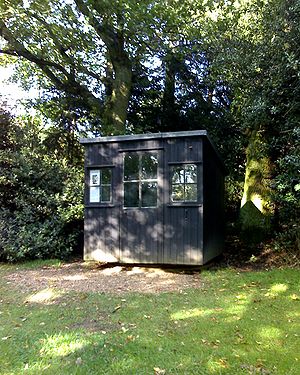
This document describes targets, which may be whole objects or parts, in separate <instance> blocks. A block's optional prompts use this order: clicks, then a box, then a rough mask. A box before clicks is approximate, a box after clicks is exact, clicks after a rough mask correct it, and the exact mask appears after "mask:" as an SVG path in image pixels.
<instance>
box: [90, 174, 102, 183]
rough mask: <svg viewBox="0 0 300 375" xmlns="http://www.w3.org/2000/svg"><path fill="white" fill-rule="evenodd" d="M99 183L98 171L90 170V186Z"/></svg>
mask: <svg viewBox="0 0 300 375" xmlns="http://www.w3.org/2000/svg"><path fill="white" fill-rule="evenodd" d="M97 185H100V171H99V170H90V186H97Z"/></svg>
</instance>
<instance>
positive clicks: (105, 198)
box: [101, 185, 110, 202]
mask: <svg viewBox="0 0 300 375" xmlns="http://www.w3.org/2000/svg"><path fill="white" fill-rule="evenodd" d="M101 202H110V185H104V186H101Z"/></svg>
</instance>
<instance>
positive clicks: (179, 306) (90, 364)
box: [0, 263, 300, 375]
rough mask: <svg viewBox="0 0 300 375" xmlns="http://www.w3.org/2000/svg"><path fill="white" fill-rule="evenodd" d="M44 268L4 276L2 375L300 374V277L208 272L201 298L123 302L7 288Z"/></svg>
mask: <svg viewBox="0 0 300 375" xmlns="http://www.w3.org/2000/svg"><path fill="white" fill-rule="evenodd" d="M43 264H46V265H49V263H39V264H38V267H41V266H43ZM53 264H54V265H57V264H56V263H53ZM36 266H37V265H36V264H35V263H31V264H30V265H28V264H27V265H26V266H25V265H22V266H20V265H18V266H17V265H14V266H11V265H10V266H7V265H2V266H0V301H1V303H0V353H1V354H0V373H1V374H72V375H73V374H113V375H117V374H163V373H165V374H187V375H190V374H283V375H288V374H295V375H298V374H299V373H300V342H299V341H300V340H299V338H300V326H299V322H300V301H299V295H300V294H299V270H296V269H282V270H280V269H277V270H270V271H259V272H242V273H238V272H237V271H234V270H232V269H226V270H219V271H214V272H213V271H204V272H203V273H202V276H201V277H202V280H203V283H204V287H203V288H201V289H198V290H193V289H189V290H185V291H182V292H181V293H163V294H160V295H142V294H138V293H136V294H126V295H124V296H122V297H116V296H111V295H104V294H97V293H82V292H81V293H75V292H74V293H63V292H62V291H57V290H51V289H48V290H47V291H41V293H40V294H34V295H32V294H28V293H27V294H26V293H22V292H21V291H17V290H16V289H15V288H14V286H13V285H12V284H7V282H6V280H5V278H4V276H5V274H8V273H10V272H12V271H14V270H15V269H16V268H18V267H23V269H26V268H28V269H29V268H34V267H36ZM43 293H44V294H45V293H47V299H45V298H43ZM45 301H47V303H45ZM49 301H52V304H49ZM154 369H156V370H154ZM164 371H165V372H164Z"/></svg>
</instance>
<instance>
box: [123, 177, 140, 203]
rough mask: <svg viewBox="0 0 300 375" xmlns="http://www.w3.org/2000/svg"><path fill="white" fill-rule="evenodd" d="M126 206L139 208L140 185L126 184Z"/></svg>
mask: <svg viewBox="0 0 300 375" xmlns="http://www.w3.org/2000/svg"><path fill="white" fill-rule="evenodd" d="M124 206H125V207H138V206H139V183H138V182H125V183H124Z"/></svg>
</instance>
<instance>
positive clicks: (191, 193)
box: [185, 184, 197, 201]
mask: <svg viewBox="0 0 300 375" xmlns="http://www.w3.org/2000/svg"><path fill="white" fill-rule="evenodd" d="M185 200H186V201H197V184H186V185H185Z"/></svg>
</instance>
